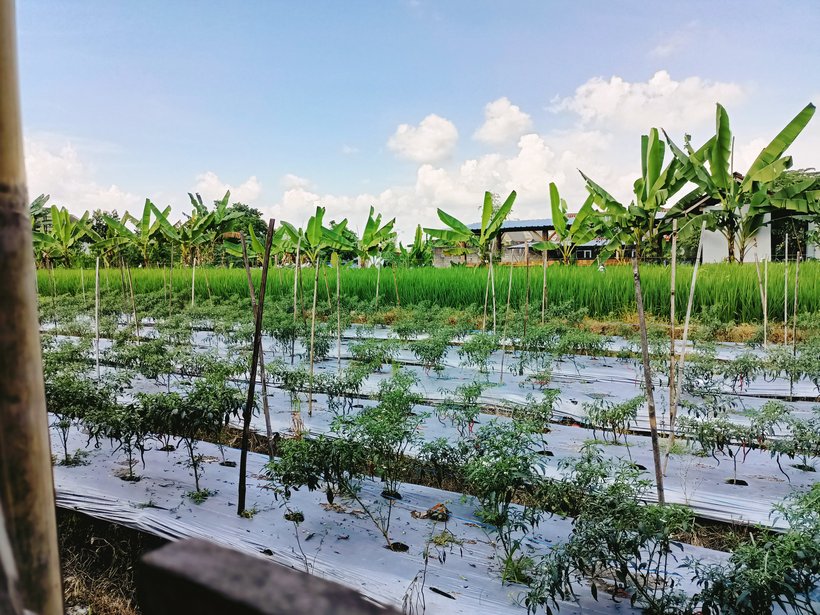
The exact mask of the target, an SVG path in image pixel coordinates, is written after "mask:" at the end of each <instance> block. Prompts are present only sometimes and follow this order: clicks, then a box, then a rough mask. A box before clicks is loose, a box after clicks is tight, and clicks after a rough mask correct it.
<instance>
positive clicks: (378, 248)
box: [354, 206, 396, 306]
mask: <svg viewBox="0 0 820 615" xmlns="http://www.w3.org/2000/svg"><path fill="white" fill-rule="evenodd" d="M374 213H375V210H374V208H373V207H372V206H371V207H370V212H369V213H368V215H367V222H366V223H365V225H364V230H363V231H362V235H361V237H359V238H358V239H357V240H356V244H355V246H354V250H355V251H356V257H357V258H358V260H359V267H366V266H367V265H368V263H375V265H376V269H377V271H376V305H377V306H378V304H379V285H380V283H381V273H382V270H381V259H380V258H379V257H380V256H381V252H382V251H383V250H384V249H385V247H386V246H387V245H388V244H389V243H391V242H392V241H393V240H394V239H395V237H396V233H395V231H394V230H393V226H394V225H395V224H396V219H395V218H393V219H392V220H390V221H388V222H385V223H384V224H382V215H381V214H379V215H377V216H375V217H374V216H373V214H374Z"/></svg>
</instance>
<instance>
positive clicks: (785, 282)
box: [783, 233, 789, 346]
mask: <svg viewBox="0 0 820 615" xmlns="http://www.w3.org/2000/svg"><path fill="white" fill-rule="evenodd" d="M783 267H784V269H783V345H784V346H785V345H786V344H788V343H789V234H788V233H786V258H785V260H784V262H783Z"/></svg>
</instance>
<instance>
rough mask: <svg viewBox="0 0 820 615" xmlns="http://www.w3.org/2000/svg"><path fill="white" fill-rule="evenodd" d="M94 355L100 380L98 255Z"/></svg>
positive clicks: (95, 290) (98, 261)
mask: <svg viewBox="0 0 820 615" xmlns="http://www.w3.org/2000/svg"><path fill="white" fill-rule="evenodd" d="M94 339H95V343H94V355H95V359H96V364H97V381H99V380H100V257H99V256H98V257H97V270H96V274H95V276H94Z"/></svg>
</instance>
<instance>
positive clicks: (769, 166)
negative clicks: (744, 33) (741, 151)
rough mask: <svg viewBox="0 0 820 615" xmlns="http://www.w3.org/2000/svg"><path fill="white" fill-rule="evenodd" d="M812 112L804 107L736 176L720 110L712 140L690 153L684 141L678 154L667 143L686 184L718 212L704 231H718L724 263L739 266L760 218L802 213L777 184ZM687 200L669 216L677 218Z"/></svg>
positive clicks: (797, 198)
mask: <svg viewBox="0 0 820 615" xmlns="http://www.w3.org/2000/svg"><path fill="white" fill-rule="evenodd" d="M814 111H815V107H814V105H813V104H811V103H809V104H808V105H806V106H805V107H804V108H803V110H802V111H800V113H798V114H797V115H796V116H795V117H794V118H793V119H792V120H791V121H790V122H789V123H788V124H787V125H786V127H785V128H783V130H781V131H780V133H778V135H777V136H776V137H775V138H774V139H773V140H772V141H771V143H769V144H768V145H767V146H766V147H765V148H763V150H761V152H760V153H759V154H758V156H757V158H755V160H754V162H753V163H752V165H751V166H750V167H749V169H748V170H747V171H746V173H745V174H743V175H741V174H739V173H736V172H735V171H734V169H733V168H732V166H733V158H734V137H733V136H732V131H731V128H730V126H729V114H728V113H727V112H726V109H725V108H724V107H723V105H721V104H718V105H717V108H716V111H715V136H714V137H712V138H711V139H709V141H707V142H706V144H705V145H704V146H703V147H701V148H700V149H699V150H697V151H695V150H694V149H693V148H692V146H691V145H690V143H689V140H688V139H687V140H686V142H685V144H684V147H685V150H686V151H683V150H681V149H680V148H678V147H677V146H675V145H674V143H672V141H671V139H669V137H668V135H667V137H666V138H667V141H668V142H669V145H670V147H671V149H672V151H673V153H674V154H675V156H676V157H677V159H678V160H679V161H680V162H681V163H682V164H683V165H686V166H687V167H689V168H690V169H691V171H690V172H689V173H688V175H689V176H690V179H691V180H692V181H693V182H694V183H696V184H697V186H698V189H699V190H700V192H701V193H702V194H703V195H704V196H705V197H707V198H708V199H709V200H710V201H712V202H716V203H717V206H715V207H712V208H707V209H706V210H705V212H704V216H705V220H706V223H707V228H709V229H710V230H717V231H719V232H720V233H721V234H722V235H723V236H724V237H725V238H726V243H727V249H728V254H727V258H728V260H729V262H735V261H736V260H738V261H740V262H741V263H742V262H743V260H744V257H745V255H746V252H747V250H748V248H749V247H750V246H751V244H752V241H753V239H754V237H755V235H756V234H757V231H758V230H759V229H760V228H761V227H762V226H763V224H764V222H765V214H766V213H770V212H772V211H775V210H777V209H786V210H790V211H792V212H797V213H801V212H805V209H806V207H807V206H808V205H807V203H808V200H807V199H806V198H805V197H804V196H801V195H800V194H799V193H798V192H795V193H781V194H778V195H777V196H775V195H774V193H776V192H777V189H776V182H777V180H778V179H779V178H780V177H781V176H782V175H783V173H784V172H785V171H786V170H787V169H789V168H790V167H791V166H792V157H791V156H784V155H783V154H784V152H785V151H786V149H788V147H789V146H790V145H791V144H792V143H793V142H794V140H795V139H796V138H797V137H798V136H799V135H800V133H801V132H802V131H803V129H804V128H805V127H806V125H807V124H808V123H809V121H810V120H811V118H812V116H813V115H814ZM690 201H691V199H683V202H682V203H681V204H680V205H678V206H676V207H675V208H673V209H672V210H670V215H672V216H674V215H679V214H680V213H681V212H682V210H683V208H684V207H685V206H686V205H688V204H689V202H690Z"/></svg>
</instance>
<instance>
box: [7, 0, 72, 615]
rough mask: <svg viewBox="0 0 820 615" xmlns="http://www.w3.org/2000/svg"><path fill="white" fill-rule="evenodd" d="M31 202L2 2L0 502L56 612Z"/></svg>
mask: <svg viewBox="0 0 820 615" xmlns="http://www.w3.org/2000/svg"><path fill="white" fill-rule="evenodd" d="M28 206H29V204H28V195H27V190H26V178H25V166H24V157H23V134H22V126H21V122H20V106H19V91H18V83H17V56H16V36H15V26H14V3H13V2H12V1H11V0H0V275H2V278H3V282H4V286H3V293H2V294H0V373H2V375H3V376H2V378H0V500H2V512H3V517H4V521H5V524H6V529H7V531H8V537H9V542H10V543H11V551H12V554H13V557H14V560H15V561H16V564H17V566H18V568H19V575H20V577H19V590H20V594H21V596H22V601H23V606H24V607H25V608H26V609H28V610H30V611H33V612H35V613H38V614H39V615H59V614H61V613H62V612H63V593H62V583H61V580H60V559H59V553H58V550H57V522H56V514H55V505H54V482H53V479H52V468H51V446H50V442H49V432H48V415H47V414H46V402H45V390H44V387H43V363H42V357H41V350H40V326H39V322H38V317H37V296H36V284H35V282H36V279H35V269H34V248H33V245H32V237H31V223H30V222H29V214H28Z"/></svg>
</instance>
